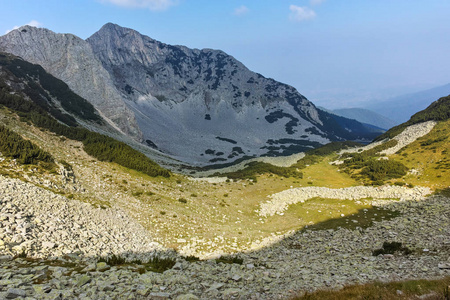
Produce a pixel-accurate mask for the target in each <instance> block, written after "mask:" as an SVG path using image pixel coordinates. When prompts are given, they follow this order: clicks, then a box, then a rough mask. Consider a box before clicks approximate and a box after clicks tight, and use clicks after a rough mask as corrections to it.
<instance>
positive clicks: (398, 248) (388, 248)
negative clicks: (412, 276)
mask: <svg viewBox="0 0 450 300" xmlns="http://www.w3.org/2000/svg"><path fill="white" fill-rule="evenodd" d="M395 253H401V254H403V255H409V254H411V253H412V251H411V250H410V249H408V248H407V247H402V243H398V242H384V243H383V248H381V249H376V250H374V251H373V252H372V255H373V256H378V255H380V254H395Z"/></svg>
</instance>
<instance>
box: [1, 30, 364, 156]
mask: <svg viewBox="0 0 450 300" xmlns="http://www.w3.org/2000/svg"><path fill="white" fill-rule="evenodd" d="M0 50H2V51H5V52H9V53H12V54H14V55H17V56H20V57H22V58H24V59H25V60H28V61H30V62H32V63H36V64H40V65H42V67H43V68H44V69H45V70H46V71H48V72H49V73H51V74H52V75H54V76H55V77H57V78H59V79H62V80H63V81H65V82H66V83H67V84H68V85H69V87H70V88H71V89H72V90H73V91H75V92H76V93H78V94H79V95H81V96H82V97H83V98H85V99H87V100H88V101H90V102H91V103H92V104H93V105H94V106H95V107H96V108H97V109H98V110H99V111H100V113H101V114H102V115H103V116H104V117H105V118H106V119H107V120H108V121H109V122H110V123H111V124H112V125H114V126H115V127H116V128H117V129H119V130H121V131H122V132H123V133H124V134H126V135H128V136H130V137H132V138H134V139H135V140H138V141H140V142H142V143H143V144H145V145H147V146H149V147H152V148H155V149H157V150H159V151H161V152H163V153H166V154H168V155H170V156H172V157H174V158H176V159H179V160H180V161H183V162H186V163H190V164H194V165H206V164H212V163H221V162H222V163H225V162H232V161H235V160H237V159H243V158H246V157H253V156H262V155H270V156H276V155H287V154H290V153H293V152H299V151H304V150H307V149H310V148H312V147H317V146H319V145H321V144H325V143H327V142H329V141H334V140H344V139H353V140H356V139H364V138H366V139H367V137H368V136H369V135H368V132H367V131H366V130H365V128H364V126H363V125H362V124H360V123H358V122H356V121H352V120H348V119H345V118H338V117H336V116H334V115H331V114H328V113H326V112H323V111H320V110H317V109H316V107H315V106H314V105H313V104H312V103H311V102H310V101H308V100H307V99H306V98H305V97H304V96H303V95H301V94H300V93H299V92H297V90H296V89H295V88H293V87H292V86H289V85H286V84H283V83H280V82H277V81H275V80H273V79H270V78H265V77H264V76H262V75H261V74H258V73H254V72H252V71H250V70H248V69H247V68H246V67H245V66H244V65H243V64H242V63H240V62H239V61H237V60H236V59H235V58H233V57H232V56H230V55H228V54H226V53H224V52H223V51H219V50H211V49H202V50H198V49H189V48H187V47H184V46H172V45H167V44H164V43H161V42H158V41H156V40H153V39H151V38H150V37H147V36H144V35H141V34H140V33H139V32H137V31H135V30H132V29H129V28H124V27H121V26H118V25H115V24H112V23H108V24H106V25H104V26H103V27H102V28H101V29H100V30H99V31H98V32H96V33H95V34H93V35H92V36H91V37H89V38H88V39H87V40H82V39H80V38H78V37H76V36H74V35H71V34H57V33H54V32H52V31H50V30H48V29H42V28H34V27H30V26H24V27H21V28H19V29H17V30H14V31H12V32H10V33H8V34H7V35H4V36H2V37H0ZM372 134H373V133H372ZM370 137H372V136H370Z"/></svg>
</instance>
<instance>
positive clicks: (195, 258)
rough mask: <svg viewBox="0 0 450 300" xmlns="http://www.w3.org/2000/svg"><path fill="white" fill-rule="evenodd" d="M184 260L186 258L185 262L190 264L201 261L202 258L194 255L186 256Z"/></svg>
mask: <svg viewBox="0 0 450 300" xmlns="http://www.w3.org/2000/svg"><path fill="white" fill-rule="evenodd" d="M183 258H184V260H186V261H188V262H194V261H199V260H200V258H198V257H197V256H194V255H189V256H184V257H183Z"/></svg>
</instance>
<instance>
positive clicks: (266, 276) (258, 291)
mask: <svg viewBox="0 0 450 300" xmlns="http://www.w3.org/2000/svg"><path fill="white" fill-rule="evenodd" d="M0 199H1V203H0V210H1V218H2V222H1V230H0V239H1V240H2V241H3V242H4V244H3V246H2V248H1V249H2V250H1V251H0V263H1V268H0V299H3V298H7V299H8V298H11V299H13V298H20V297H23V296H24V295H25V296H26V297H32V298H38V299H61V298H62V299H73V298H78V299H110V298H111V299H149V298H150V299H279V298H287V297H289V296H291V295H292V294H293V293H296V292H299V291H300V292H301V291H312V290H315V289H318V288H340V287H342V286H343V285H346V284H353V283H364V282H369V281H374V280H381V281H392V280H406V279H414V278H431V277H442V276H448V275H450V269H449V268H448V265H449V264H450V221H449V220H450V201H449V199H447V198H443V197H438V196H434V197H430V198H428V199H422V198H421V199H420V200H422V201H396V202H392V203H390V204H388V206H389V208H391V209H395V210H397V211H399V212H400V213H401V216H400V217H397V218H394V219H391V220H389V221H383V222H375V225H374V226H372V227H370V228H367V229H364V230H363V229H357V230H348V229H345V228H341V229H338V230H326V231H311V230H305V231H302V232H298V233H296V234H293V235H292V236H289V237H286V238H285V239H284V240H282V241H280V242H279V243H276V244H274V245H272V246H268V247H266V248H264V249H261V250H259V251H255V252H250V253H243V254H239V256H240V258H242V264H236V263H235V264H225V263H217V262H216V261H215V260H205V261H197V262H189V261H187V260H186V259H184V258H182V257H175V256H174V255H173V253H172V252H167V251H163V250H162V249H160V251H159V252H155V245H154V244H151V239H150V238H149V237H148V236H146V233H145V231H143V230H142V228H140V227H139V226H138V225H136V224H135V223H134V222H132V221H131V220H129V219H128V218H127V217H126V216H124V215H122V214H120V213H119V212H117V211H114V210H113V209H106V210H103V209H96V208H93V207H92V206H90V205H87V204H83V203H79V202H77V201H69V200H67V199H65V198H64V197H61V196H56V195H53V194H52V193H51V192H49V191H46V190H42V189H39V188H36V187H34V186H32V185H29V184H26V183H23V182H20V181H17V180H13V179H7V178H4V177H0ZM69 212H70V213H69ZM44 217H45V219H44ZM38 218H39V219H40V222H39V221H37V219H38ZM41 218H42V219H41ZM58 220H59V221H58ZM5 221H6V222H5ZM58 222H59V223H58ZM77 222H78V223H80V225H82V226H83V227H81V226H80V227H77V226H76V225H75V224H78V223H77ZM26 224H31V225H26ZM44 224H45V225H44ZM63 232H66V235H64V234H63ZM83 232H85V234H86V235H87V236H86V237H84V235H83ZM75 234H79V236H78V237H76V236H75ZM133 234H134V235H133ZM108 235H109V236H108ZM105 236H106V237H110V238H109V240H108V241H107V240H106V239H104V238H105ZM21 239H22V240H21ZM13 240H14V242H12V241H13ZM19 241H20V242H19ZM385 241H396V242H401V243H403V245H404V246H406V247H408V248H409V249H411V250H412V254H411V255H407V256H405V255H401V254H394V255H380V256H372V251H373V250H374V249H376V248H381V246H382V244H383V242H385ZM24 242H26V243H27V244H25V245H22V244H23V243H24ZM44 242H45V243H46V244H45V247H44V245H43V243H44ZM51 243H53V244H51ZM14 245H20V246H21V247H22V246H23V247H26V248H25V249H27V250H28V251H29V252H28V253H29V254H31V255H32V256H34V257H40V259H30V258H28V259H25V258H14V259H13V258H12V256H11V254H13V253H16V252H14V251H15V250H14V249H12V248H14V247H15V246H14ZM120 249H123V250H122V251H123V252H124V254H125V255H127V256H128V257H129V258H131V257H140V258H141V259H142V264H144V263H145V262H146V260H147V259H148V258H149V257H152V256H154V255H163V256H167V257H172V258H174V259H175V260H176V261H175V262H176V263H175V265H173V267H172V268H170V269H168V270H166V271H164V272H163V273H156V272H151V271H148V270H145V269H143V266H142V265H141V262H135V263H133V264H123V265H118V266H113V265H108V263H104V262H98V259H97V258H96V257H98V256H100V255H102V254H103V253H106V252H110V253H117V252H115V251H117V250H119V251H120ZM64 253H67V254H64ZM16 254H17V253H16Z"/></svg>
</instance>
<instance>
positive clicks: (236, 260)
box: [216, 255, 244, 265]
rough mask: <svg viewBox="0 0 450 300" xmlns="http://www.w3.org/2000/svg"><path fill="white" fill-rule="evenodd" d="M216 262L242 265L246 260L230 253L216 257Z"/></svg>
mask: <svg viewBox="0 0 450 300" xmlns="http://www.w3.org/2000/svg"><path fill="white" fill-rule="evenodd" d="M216 263H224V264H238V265H242V264H243V263H244V260H243V259H242V258H240V257H239V256H234V255H229V256H221V257H219V258H216Z"/></svg>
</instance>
